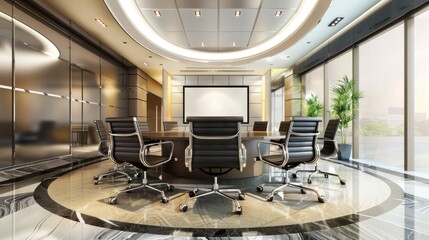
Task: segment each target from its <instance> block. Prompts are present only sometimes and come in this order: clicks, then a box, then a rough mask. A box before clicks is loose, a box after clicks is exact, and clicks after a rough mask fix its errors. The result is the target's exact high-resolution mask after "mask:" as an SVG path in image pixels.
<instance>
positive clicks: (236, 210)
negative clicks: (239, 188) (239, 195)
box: [235, 206, 243, 215]
mask: <svg viewBox="0 0 429 240" xmlns="http://www.w3.org/2000/svg"><path fill="white" fill-rule="evenodd" d="M235 213H237V214H238V215H241V214H242V213H243V209H242V208H241V206H238V207H237V208H236V209H235Z"/></svg>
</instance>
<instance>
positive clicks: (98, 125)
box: [94, 120, 109, 156]
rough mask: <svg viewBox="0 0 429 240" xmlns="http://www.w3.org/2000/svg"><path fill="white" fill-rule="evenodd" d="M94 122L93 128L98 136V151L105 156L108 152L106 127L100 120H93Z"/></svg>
mask: <svg viewBox="0 0 429 240" xmlns="http://www.w3.org/2000/svg"><path fill="white" fill-rule="evenodd" d="M94 123H95V129H96V131H97V132H98V137H99V138H100V143H99V144H98V152H99V153H101V154H103V155H105V156H107V154H108V152H109V144H108V142H109V136H108V135H107V132H106V127H105V126H104V123H103V121H101V120H95V121H94Z"/></svg>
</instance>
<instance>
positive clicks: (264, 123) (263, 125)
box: [253, 121, 268, 132]
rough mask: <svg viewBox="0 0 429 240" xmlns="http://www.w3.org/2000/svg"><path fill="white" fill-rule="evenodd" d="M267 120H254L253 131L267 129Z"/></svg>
mask: <svg viewBox="0 0 429 240" xmlns="http://www.w3.org/2000/svg"><path fill="white" fill-rule="evenodd" d="M267 127H268V122H267V121H255V123H253V131H264V132H265V131H267Z"/></svg>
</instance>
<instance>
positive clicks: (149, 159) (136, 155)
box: [106, 117, 174, 204]
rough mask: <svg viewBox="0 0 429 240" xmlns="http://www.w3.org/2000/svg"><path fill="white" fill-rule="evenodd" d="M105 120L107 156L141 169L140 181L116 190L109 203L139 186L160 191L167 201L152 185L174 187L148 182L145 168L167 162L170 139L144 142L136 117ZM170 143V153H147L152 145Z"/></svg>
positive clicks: (169, 157)
mask: <svg viewBox="0 0 429 240" xmlns="http://www.w3.org/2000/svg"><path fill="white" fill-rule="evenodd" d="M106 122H107V123H108V124H109V135H110V141H111V144H110V147H109V158H110V159H112V160H113V161H114V162H116V163H118V164H120V163H130V164H132V165H133V166H135V167H137V168H140V169H142V170H143V179H142V183H141V184H138V185H137V186H132V184H130V185H129V186H128V187H127V188H126V189H124V190H120V191H118V193H117V194H116V196H113V197H111V198H110V199H109V203H110V204H116V203H117V199H118V196H119V194H121V193H124V192H131V191H134V190H137V189H141V188H148V189H151V190H154V191H156V192H159V193H161V195H162V202H163V203H167V202H168V201H169V199H168V197H167V196H166V195H165V193H164V191H162V190H159V189H157V188H155V187H154V186H159V185H167V190H170V191H172V190H173V189H174V187H173V186H172V185H170V184H168V183H154V184H148V180H147V170H148V169H149V168H153V167H156V166H160V165H162V164H165V163H167V162H168V161H170V160H171V159H173V156H172V154H173V148H174V144H173V142H171V141H165V142H159V143H152V144H147V145H145V144H144V141H143V138H142V137H141V131H140V127H139V122H138V121H137V118H136V117H124V118H106ZM163 144H168V145H170V149H171V151H170V153H169V155H168V156H160V155H152V154H149V152H148V148H149V147H151V146H154V145H159V146H161V145H163Z"/></svg>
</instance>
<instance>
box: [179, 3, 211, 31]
mask: <svg viewBox="0 0 429 240" xmlns="http://www.w3.org/2000/svg"><path fill="white" fill-rule="evenodd" d="M179 12H180V16H181V18H182V21H183V24H184V27H185V31H207V32H211V31H217V9H201V17H196V16H195V10H193V9H192V10H191V9H183V8H181V9H179Z"/></svg>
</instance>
